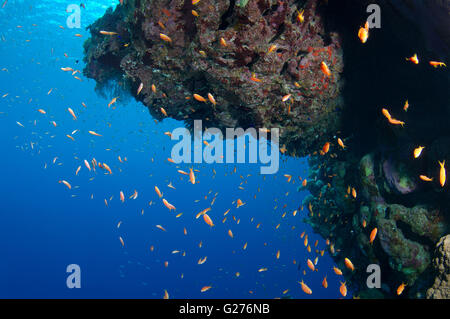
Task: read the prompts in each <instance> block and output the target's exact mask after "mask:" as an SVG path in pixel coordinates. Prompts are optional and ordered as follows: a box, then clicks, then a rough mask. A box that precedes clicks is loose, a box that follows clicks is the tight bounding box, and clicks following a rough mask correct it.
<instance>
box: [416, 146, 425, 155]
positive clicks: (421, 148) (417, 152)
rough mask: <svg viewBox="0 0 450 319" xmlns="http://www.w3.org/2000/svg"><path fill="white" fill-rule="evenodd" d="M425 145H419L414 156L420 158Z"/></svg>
mask: <svg viewBox="0 0 450 319" xmlns="http://www.w3.org/2000/svg"><path fill="white" fill-rule="evenodd" d="M424 148H425V147H424V146H419V147H417V148H415V149H414V158H418V157H419V156H420V154H422V151H423V149H424Z"/></svg>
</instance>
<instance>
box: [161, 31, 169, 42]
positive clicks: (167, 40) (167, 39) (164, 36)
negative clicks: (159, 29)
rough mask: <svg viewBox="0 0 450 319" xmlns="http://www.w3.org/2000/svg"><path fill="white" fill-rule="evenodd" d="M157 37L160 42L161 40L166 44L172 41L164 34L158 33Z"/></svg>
mask: <svg viewBox="0 0 450 319" xmlns="http://www.w3.org/2000/svg"><path fill="white" fill-rule="evenodd" d="M159 37H160V38H161V40H163V41H166V42H172V39H171V38H170V37H169V36H167V35H165V34H164V33H160V34H159Z"/></svg>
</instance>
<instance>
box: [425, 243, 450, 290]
mask: <svg viewBox="0 0 450 319" xmlns="http://www.w3.org/2000/svg"><path fill="white" fill-rule="evenodd" d="M433 265H434V268H435V270H436V272H437V276H436V278H435V280H434V283H433V286H431V288H430V289H428V291H427V298H431V299H450V235H447V236H445V237H442V238H441V240H439V242H438V243H437V245H436V252H435V257H434V259H433Z"/></svg>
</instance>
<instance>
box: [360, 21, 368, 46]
mask: <svg viewBox="0 0 450 319" xmlns="http://www.w3.org/2000/svg"><path fill="white" fill-rule="evenodd" d="M358 38H359V39H360V40H361V42H362V43H366V42H367V39H368V38H369V21H366V23H365V24H364V27H361V28H359V30H358Z"/></svg>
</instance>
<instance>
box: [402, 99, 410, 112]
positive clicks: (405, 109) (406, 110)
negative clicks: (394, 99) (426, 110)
mask: <svg viewBox="0 0 450 319" xmlns="http://www.w3.org/2000/svg"><path fill="white" fill-rule="evenodd" d="M408 109H409V102H408V100H406V102H405V105H403V111H405V112H408Z"/></svg>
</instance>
